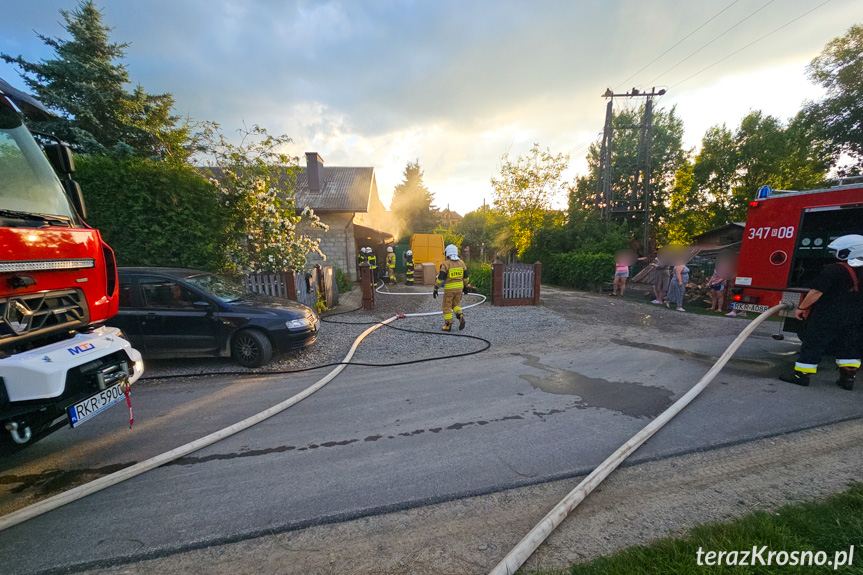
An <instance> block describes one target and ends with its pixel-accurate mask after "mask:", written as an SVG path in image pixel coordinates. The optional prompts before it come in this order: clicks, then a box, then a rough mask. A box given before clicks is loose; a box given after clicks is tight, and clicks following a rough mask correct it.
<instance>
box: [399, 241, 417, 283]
mask: <svg viewBox="0 0 863 575" xmlns="http://www.w3.org/2000/svg"><path fill="white" fill-rule="evenodd" d="M402 258H404V261H405V285H408V286H412V285H414V253H413V251H411V250H408V251H406V252H405V253H404V255H403V256H402Z"/></svg>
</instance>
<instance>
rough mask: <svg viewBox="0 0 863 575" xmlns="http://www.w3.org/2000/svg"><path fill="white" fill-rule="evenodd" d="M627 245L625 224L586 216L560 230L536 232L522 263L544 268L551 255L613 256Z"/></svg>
mask: <svg viewBox="0 0 863 575" xmlns="http://www.w3.org/2000/svg"><path fill="white" fill-rule="evenodd" d="M631 243H632V237H631V233H630V232H629V227H628V224H627V223H626V222H614V221H607V220H601V219H600V218H599V217H598V214H596V215H586V216H584V217H582V218H580V219H576V220H571V221H569V222H568V223H567V224H566V225H565V226H563V227H561V228H543V229H541V230H537V232H536V235H535V236H534V241H533V242H532V243H531V246H530V249H528V250H527V251H526V252H525V253H524V256H523V257H522V259H523V260H524V261H526V262H535V261H539V262H542V263H543V264H545V263H547V262H548V261H549V259H550V257H551V256H553V255H555V254H561V253H568V252H578V253H583V254H613V253H615V252H617V251H618V250H621V249H625V248H629V247H630V246H631Z"/></svg>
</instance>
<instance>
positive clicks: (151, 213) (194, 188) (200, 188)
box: [75, 156, 226, 271]
mask: <svg viewBox="0 0 863 575" xmlns="http://www.w3.org/2000/svg"><path fill="white" fill-rule="evenodd" d="M75 164H76V168H77V171H76V172H75V179H76V180H77V181H78V182H79V183H80V184H81V188H82V191H83V192H84V198H85V201H86V205H87V211H88V216H87V223H89V224H90V225H92V226H93V227H95V228H98V229H99V230H100V231H101V233H102V237H103V238H104V239H105V241H106V242H107V243H108V245H110V246H111V247H112V248H113V249H114V252H115V253H116V254H117V263H118V264H119V265H121V266H177V267H190V268H199V269H204V270H210V271H218V270H220V269H221V268H222V267H223V266H224V243H225V239H224V238H225V229H224V228H225V220H226V218H225V213H224V208H222V207H221V206H220V205H219V202H218V200H217V197H216V194H215V188H214V187H213V185H212V184H210V182H208V181H207V180H206V179H205V178H203V177H202V176H201V175H200V174H198V172H197V171H196V170H195V169H194V168H191V167H188V166H171V165H168V164H165V163H160V162H154V161H151V160H144V159H139V158H129V159H115V158H110V157H105V156H77V157H76V158H75Z"/></svg>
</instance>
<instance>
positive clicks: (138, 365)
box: [135, 359, 144, 373]
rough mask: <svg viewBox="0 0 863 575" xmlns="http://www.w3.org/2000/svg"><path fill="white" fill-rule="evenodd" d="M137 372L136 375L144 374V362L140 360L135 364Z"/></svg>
mask: <svg viewBox="0 0 863 575" xmlns="http://www.w3.org/2000/svg"><path fill="white" fill-rule="evenodd" d="M135 372H136V373H144V361H143V360H140V359H139V360H138V361H136V362H135Z"/></svg>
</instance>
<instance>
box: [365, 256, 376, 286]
mask: <svg viewBox="0 0 863 575" xmlns="http://www.w3.org/2000/svg"><path fill="white" fill-rule="evenodd" d="M366 249H368V250H369V251H368V252H367V253H366V257H367V258H368V262H369V267H370V268H371V270H372V281H373V282H374V281H377V279H378V257H377V256H376V255H375V252H374V250H372V248H366Z"/></svg>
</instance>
